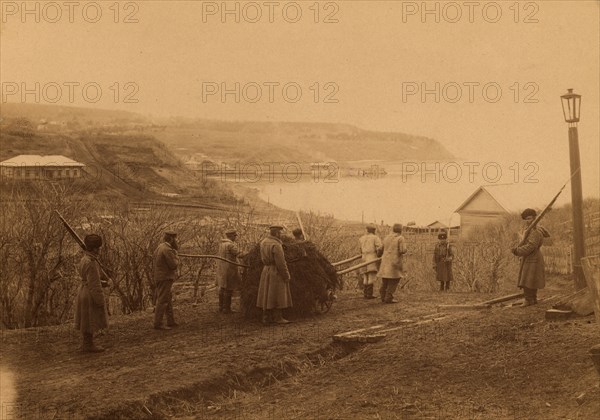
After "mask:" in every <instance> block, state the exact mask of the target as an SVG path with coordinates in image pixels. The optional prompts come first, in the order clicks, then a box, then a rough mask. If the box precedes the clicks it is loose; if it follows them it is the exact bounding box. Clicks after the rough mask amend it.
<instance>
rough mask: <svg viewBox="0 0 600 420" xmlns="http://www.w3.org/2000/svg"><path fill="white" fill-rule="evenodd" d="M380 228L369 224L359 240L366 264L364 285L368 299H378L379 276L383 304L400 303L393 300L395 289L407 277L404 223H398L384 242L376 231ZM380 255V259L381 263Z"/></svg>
mask: <svg viewBox="0 0 600 420" xmlns="http://www.w3.org/2000/svg"><path fill="white" fill-rule="evenodd" d="M376 230H377V227H376V226H375V225H374V224H369V225H367V233H366V234H364V235H363V236H361V237H360V239H359V240H358V242H359V245H360V251H361V253H362V259H363V262H365V263H367V262H369V261H373V262H371V263H369V264H367V265H366V266H365V267H364V268H363V269H362V272H361V274H362V287H363V296H364V297H365V299H375V296H374V294H373V293H374V291H373V289H374V287H375V282H376V280H377V277H379V278H381V288H380V289H379V295H380V297H381V302H383V303H398V301H397V300H396V299H394V292H395V291H396V288H397V287H398V284H399V283H400V279H403V278H405V271H404V254H406V252H407V248H406V241H405V240H404V237H403V236H402V225H400V224H398V223H396V224H394V226H393V227H392V232H391V233H390V234H389V235H387V236H386V237H385V238H384V239H383V242H382V241H381V239H380V238H379V236H377V235H376V234H375V232H376ZM379 258H381V261H380V262H379V260H378V259H379Z"/></svg>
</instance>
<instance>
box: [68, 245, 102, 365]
mask: <svg viewBox="0 0 600 420" xmlns="http://www.w3.org/2000/svg"><path fill="white" fill-rule="evenodd" d="M83 243H84V244H85V252H84V255H83V257H82V258H81V261H80V262H79V265H78V266H77V271H78V272H79V275H80V276H81V288H80V289H79V293H78V295H77V302H76V307H75V328H76V329H78V330H79V331H81V333H82V335H83V347H82V350H83V351H84V352H87V353H99V352H103V351H104V349H103V348H102V347H100V346H96V345H94V333H95V332H96V331H99V330H101V329H103V328H107V327H108V313H107V310H106V301H105V300H104V293H103V292H102V285H101V282H100V264H99V263H98V255H99V253H100V248H101V247H102V238H101V237H100V236H99V235H95V234H92V235H86V237H85V238H84V240H83Z"/></svg>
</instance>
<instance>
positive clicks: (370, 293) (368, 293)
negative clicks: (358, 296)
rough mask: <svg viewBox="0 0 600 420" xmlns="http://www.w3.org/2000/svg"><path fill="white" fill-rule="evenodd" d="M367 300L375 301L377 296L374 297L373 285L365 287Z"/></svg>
mask: <svg viewBox="0 0 600 420" xmlns="http://www.w3.org/2000/svg"><path fill="white" fill-rule="evenodd" d="M365 299H375V296H373V285H372V284H369V285H367V286H365Z"/></svg>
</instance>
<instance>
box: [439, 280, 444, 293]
mask: <svg viewBox="0 0 600 420" xmlns="http://www.w3.org/2000/svg"><path fill="white" fill-rule="evenodd" d="M443 291H444V282H443V281H441V282H440V292H443Z"/></svg>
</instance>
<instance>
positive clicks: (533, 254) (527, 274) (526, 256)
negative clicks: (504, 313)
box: [512, 209, 546, 306]
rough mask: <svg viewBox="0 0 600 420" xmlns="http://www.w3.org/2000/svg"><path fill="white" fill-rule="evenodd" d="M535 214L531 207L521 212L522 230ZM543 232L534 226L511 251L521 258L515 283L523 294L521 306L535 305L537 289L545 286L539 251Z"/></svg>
mask: <svg viewBox="0 0 600 420" xmlns="http://www.w3.org/2000/svg"><path fill="white" fill-rule="evenodd" d="M536 216H537V213H536V212H535V210H533V209H526V210H525V211H523V213H521V218H522V219H523V221H524V229H523V232H524V231H525V230H526V229H527V227H528V226H529V225H531V223H532V222H533V221H534V220H535V218H536ZM544 234H545V232H544V231H543V230H542V229H541V228H540V227H537V226H536V227H535V228H534V229H532V230H531V231H530V232H529V235H527V237H526V238H524V240H523V239H521V244H520V245H519V246H517V247H514V248H513V249H512V253H513V254H514V255H517V256H518V257H520V258H521V264H520V267H519V282H518V284H517V285H518V286H519V287H520V288H521V289H523V294H524V295H525V301H524V302H523V306H530V305H535V304H536V303H537V290H538V289H543V288H544V286H546V275H545V272H544V256H543V255H542V252H541V251H540V248H541V247H542V245H543V242H544V236H545V235H544ZM521 235H523V233H521Z"/></svg>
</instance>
